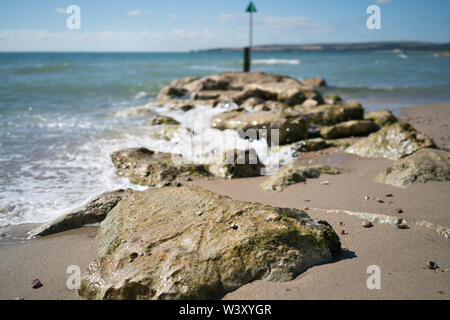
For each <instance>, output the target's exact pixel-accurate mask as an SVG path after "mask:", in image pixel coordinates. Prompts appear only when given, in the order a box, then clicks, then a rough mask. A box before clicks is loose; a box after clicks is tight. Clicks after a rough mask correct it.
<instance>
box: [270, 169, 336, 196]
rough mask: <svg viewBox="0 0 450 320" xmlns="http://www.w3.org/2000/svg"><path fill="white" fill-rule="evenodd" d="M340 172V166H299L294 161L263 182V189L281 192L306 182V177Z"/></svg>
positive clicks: (317, 176)
mask: <svg viewBox="0 0 450 320" xmlns="http://www.w3.org/2000/svg"><path fill="white" fill-rule="evenodd" d="M340 172H341V171H340V170H339V169H338V168H336V167H333V166H321V165H318V166H299V165H298V164H295V163H292V164H289V165H287V166H285V167H284V168H282V169H281V170H279V171H278V172H277V173H275V174H274V175H272V176H270V177H269V178H268V179H267V180H266V181H264V182H263V183H262V184H261V189H262V190H264V191H276V192H281V191H283V190H284V189H286V188H287V187H288V186H290V185H293V184H297V183H300V182H305V181H306V179H311V178H319V177H320V174H321V173H325V174H333V175H335V174H340Z"/></svg>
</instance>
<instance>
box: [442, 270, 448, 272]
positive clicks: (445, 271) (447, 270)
mask: <svg viewBox="0 0 450 320" xmlns="http://www.w3.org/2000/svg"><path fill="white" fill-rule="evenodd" d="M442 272H450V270H449V269H444V270H442Z"/></svg>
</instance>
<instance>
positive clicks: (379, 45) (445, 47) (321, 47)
mask: <svg viewBox="0 0 450 320" xmlns="http://www.w3.org/2000/svg"><path fill="white" fill-rule="evenodd" d="M252 49H253V51H269V52H274V51H450V43H431V42H403V41H402V42H365V43H328V44H306V45H293V44H290V45H282V44H276V45H262V46H254V47H253V48H252ZM238 50H242V48H216V49H208V50H200V51H203V52H204V51H219V52H229V51H238Z"/></svg>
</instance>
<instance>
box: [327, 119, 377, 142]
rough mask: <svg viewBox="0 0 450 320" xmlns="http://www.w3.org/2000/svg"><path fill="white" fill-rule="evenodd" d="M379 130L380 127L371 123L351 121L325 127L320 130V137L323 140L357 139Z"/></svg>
mask: <svg viewBox="0 0 450 320" xmlns="http://www.w3.org/2000/svg"><path fill="white" fill-rule="evenodd" d="M379 129H380V127H379V126H378V125H377V124H376V123H375V122H373V121H368V120H352V121H346V122H342V123H338V124H336V125H334V126H330V127H325V128H323V129H322V130H320V135H321V136H322V137H323V138H325V139H339V138H347V137H359V136H367V135H369V134H371V133H372V132H375V131H378V130H379Z"/></svg>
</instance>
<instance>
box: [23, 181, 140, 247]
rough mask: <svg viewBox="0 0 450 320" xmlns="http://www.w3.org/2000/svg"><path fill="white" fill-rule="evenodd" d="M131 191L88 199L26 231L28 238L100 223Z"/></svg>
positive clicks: (107, 193)
mask: <svg viewBox="0 0 450 320" xmlns="http://www.w3.org/2000/svg"><path fill="white" fill-rule="evenodd" d="M132 193H133V190H131V189H129V190H117V191H112V192H106V193H103V194H101V195H99V196H97V197H95V198H93V199H92V200H90V201H88V202H87V203H86V204H84V205H83V206H81V207H80V208H79V209H77V210H75V211H73V212H70V213H67V214H64V215H62V216H61V217H58V218H56V219H54V220H52V221H50V222H48V223H45V224H43V225H41V226H39V227H37V228H35V229H33V230H31V231H30V232H28V235H29V237H30V238H35V237H44V236H47V235H50V234H55V233H59V232H63V231H67V230H71V229H78V228H81V227H83V226H85V225H89V224H94V223H100V222H102V221H103V220H104V219H105V217H106V215H107V214H108V213H109V212H110V211H111V210H112V209H114V207H115V206H116V205H117V204H118V203H119V202H120V201H122V200H123V199H124V198H126V197H128V196H129V195H131V194H132Z"/></svg>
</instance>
